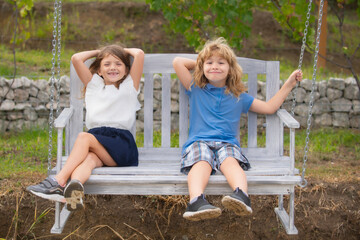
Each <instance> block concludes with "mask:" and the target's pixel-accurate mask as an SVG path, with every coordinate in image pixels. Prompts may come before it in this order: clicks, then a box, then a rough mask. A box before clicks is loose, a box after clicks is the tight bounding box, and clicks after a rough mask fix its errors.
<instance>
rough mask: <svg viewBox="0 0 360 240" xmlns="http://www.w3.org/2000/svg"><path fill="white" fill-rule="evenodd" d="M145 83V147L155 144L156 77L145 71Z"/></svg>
mask: <svg viewBox="0 0 360 240" xmlns="http://www.w3.org/2000/svg"><path fill="white" fill-rule="evenodd" d="M144 75H145V83H144V99H146V100H145V101H144V147H149V148H151V147H152V146H153V108H154V106H153V104H154V103H153V95H154V92H153V88H154V78H153V75H152V74H148V73H145V74H144Z"/></svg>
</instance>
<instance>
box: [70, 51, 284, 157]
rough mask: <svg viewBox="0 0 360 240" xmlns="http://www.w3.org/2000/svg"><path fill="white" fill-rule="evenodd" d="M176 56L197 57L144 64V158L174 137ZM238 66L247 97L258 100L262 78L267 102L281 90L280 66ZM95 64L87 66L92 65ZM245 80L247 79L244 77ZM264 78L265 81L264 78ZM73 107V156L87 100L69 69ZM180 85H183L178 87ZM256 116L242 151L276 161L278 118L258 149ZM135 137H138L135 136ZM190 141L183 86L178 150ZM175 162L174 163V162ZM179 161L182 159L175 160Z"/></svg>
mask: <svg viewBox="0 0 360 240" xmlns="http://www.w3.org/2000/svg"><path fill="white" fill-rule="evenodd" d="M176 56H182V57H188V58H192V59H196V57H197V54H146V55H145V63H144V71H143V73H144V87H143V89H141V91H142V92H143V93H144V105H143V108H144V132H143V133H144V147H143V150H141V151H140V152H142V153H143V154H150V155H153V154H156V155H158V154H162V151H161V149H164V150H165V149H166V150H167V151H168V150H169V149H170V136H171V78H172V77H176V75H175V71H174V69H173V66H172V61H173V59H174V58H175V57H176ZM237 60H238V63H239V64H240V65H241V67H242V68H243V72H244V74H245V75H247V81H248V93H249V94H250V95H252V96H254V97H257V93H258V91H259V89H258V78H259V75H263V76H265V78H266V100H269V99H270V98H271V97H272V96H274V95H275V93H276V92H277V91H278V90H279V62H278V61H261V60H255V59H249V58H241V57H238V58H237ZM91 62H92V60H88V61H87V62H86V64H87V65H90V64H91ZM154 74H160V75H161V77H162V97H161V99H162V102H161V108H162V109H161V147H160V148H155V147H153V131H154V128H153V125H154V124H153V123H154V121H153V117H154V114H153V113H154V108H153V96H154V94H153V93H154ZM245 78H246V77H245ZM262 78H264V77H262ZM70 79H71V83H70V84H71V87H70V95H71V96H70V105H71V107H72V108H73V109H74V112H73V117H72V118H71V122H70V127H69V129H68V132H67V134H66V137H67V141H66V142H67V143H68V144H66V152H70V150H71V147H72V146H73V144H74V142H75V139H76V137H77V135H78V133H79V132H81V131H83V130H84V123H83V122H84V98H83V96H82V95H83V94H82V89H83V85H82V83H81V81H80V80H79V78H78V76H77V74H76V71H75V69H74V67H73V66H72V64H71V69H70ZM179 84H180V83H179ZM257 118H258V117H257V114H255V113H252V112H249V114H248V121H247V123H248V124H247V129H248V140H247V147H245V148H243V151H244V153H245V154H246V155H247V156H248V157H249V158H253V159H261V158H263V157H266V158H268V157H272V156H274V157H276V156H281V155H282V154H283V147H282V146H283V144H282V142H283V127H282V125H281V124H280V120H279V118H278V117H276V116H275V115H268V116H266V123H265V127H266V146H265V147H258V144H257V136H258V134H257V132H258V126H257V122H258V120H257ZM134 134H135V133H134ZM187 137H188V97H187V96H186V94H185V89H184V87H182V85H181V84H180V90H179V146H180V148H181V146H182V145H183V144H184V143H185V141H186V139H187ZM171 149H172V150H171V151H175V152H178V151H179V149H178V148H176V149H174V148H171ZM163 157H166V156H163ZM174 160H175V159H174ZM176 160H177V161H178V160H179V158H177V159H176Z"/></svg>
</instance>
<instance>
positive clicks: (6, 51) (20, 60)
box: [0, 45, 75, 79]
mask: <svg viewBox="0 0 360 240" xmlns="http://www.w3.org/2000/svg"><path fill="white" fill-rule="evenodd" d="M0 52H1V60H0V76H4V77H5V78H12V76H13V74H14V63H13V62H14V56H13V52H12V49H10V48H8V47H6V46H5V45H0ZM74 53H75V51H73V50H63V51H62V52H61V55H60V59H61V61H60V62H61V64H60V67H61V75H64V74H67V75H69V72H70V58H71V56H72V54H74ZM51 60H52V54H51V52H46V51H43V50H26V51H25V50H18V49H16V73H17V74H16V75H17V76H27V77H29V78H32V79H38V78H48V77H49V76H51V67H52V64H51Z"/></svg>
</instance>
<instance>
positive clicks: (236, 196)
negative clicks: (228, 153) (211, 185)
mask: <svg viewBox="0 0 360 240" xmlns="http://www.w3.org/2000/svg"><path fill="white" fill-rule="evenodd" d="M220 170H221V172H222V173H223V174H224V176H225V177H226V180H227V181H228V183H229V185H230V187H231V188H232V189H233V190H234V193H233V194H231V195H230V196H225V197H223V199H222V200H221V202H222V204H223V205H224V207H225V208H227V209H229V210H232V211H234V212H235V214H237V215H240V216H243V215H248V214H251V213H252V209H251V203H250V198H249V197H248V195H247V180H246V174H245V172H244V170H243V169H242V168H241V167H240V165H239V163H238V161H237V160H236V159H235V158H233V157H228V158H226V159H225V160H224V161H223V162H222V164H221V165H220Z"/></svg>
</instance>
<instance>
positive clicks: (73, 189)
mask: <svg viewBox="0 0 360 240" xmlns="http://www.w3.org/2000/svg"><path fill="white" fill-rule="evenodd" d="M64 197H65V200H66V208H67V209H68V210H69V211H75V210H78V209H83V208H84V203H83V197H84V186H83V185H82V183H81V182H80V181H79V180H76V179H73V180H71V181H70V182H69V183H68V185H67V186H66V188H65V191H64Z"/></svg>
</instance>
